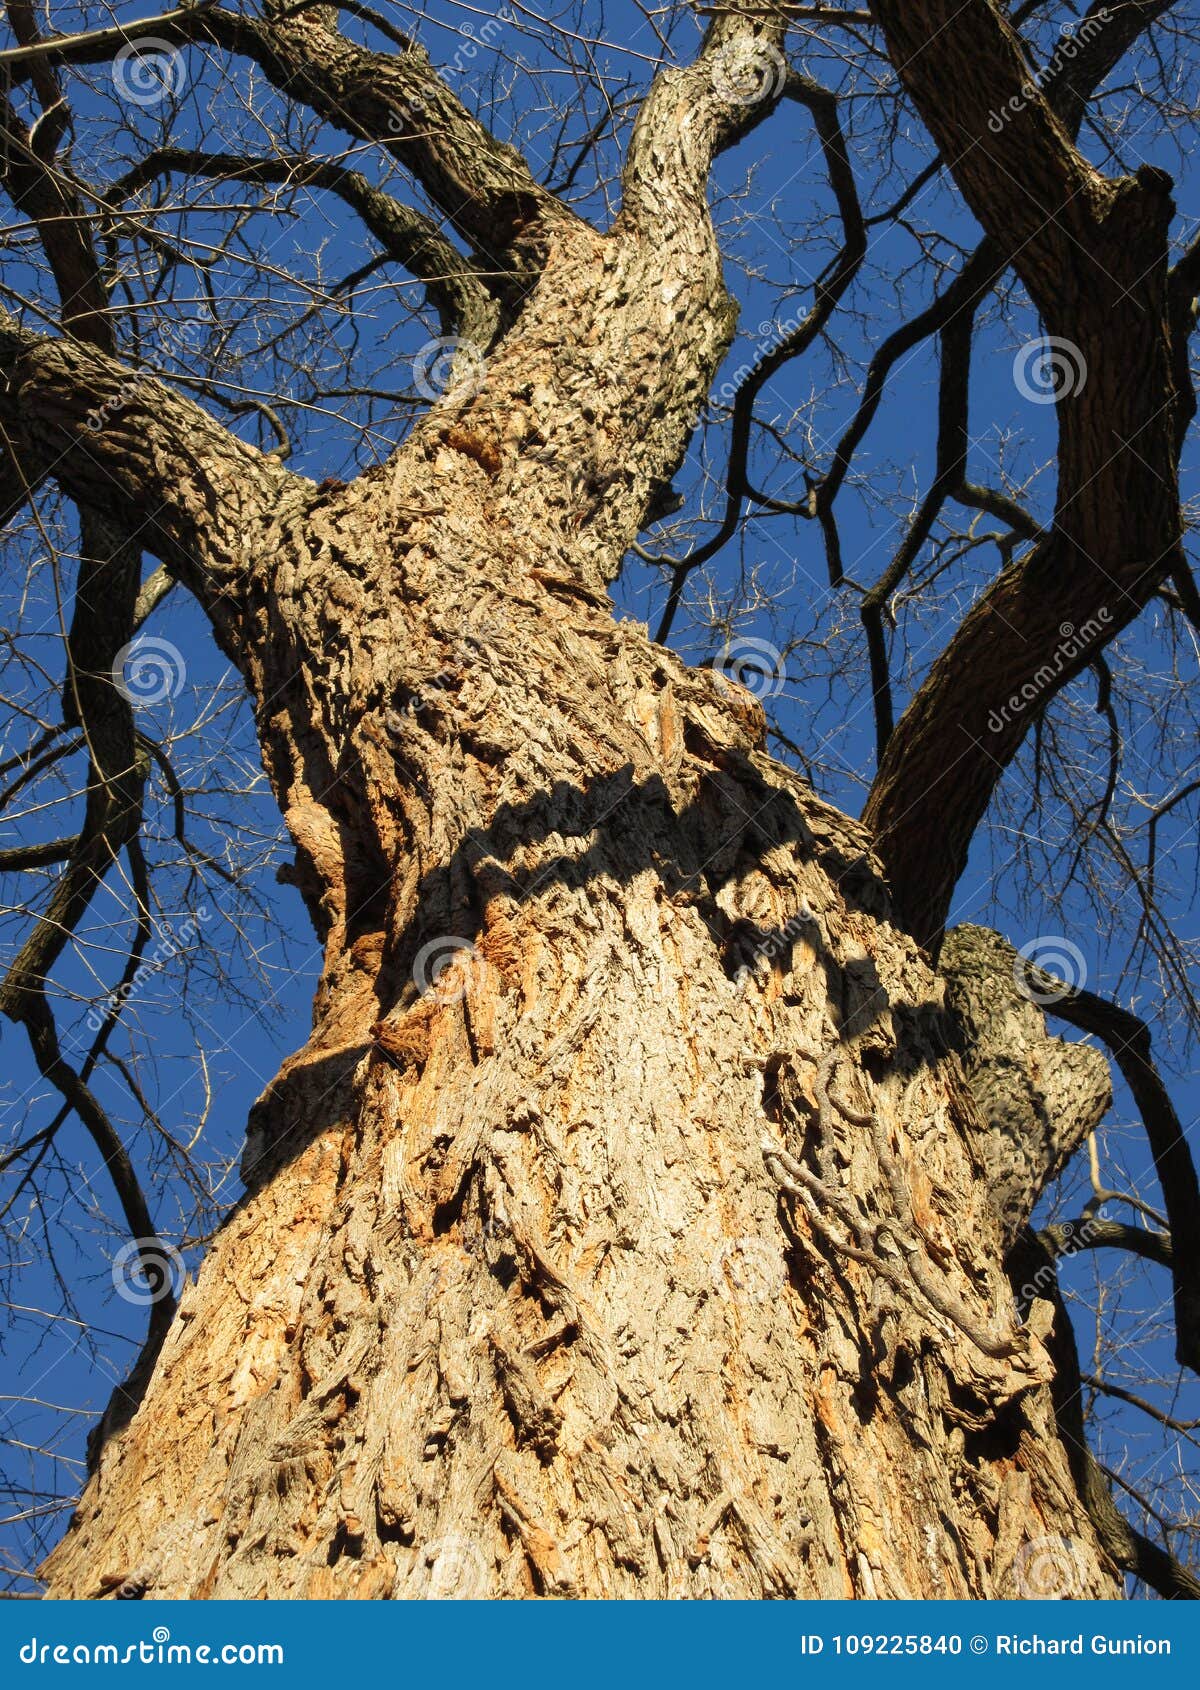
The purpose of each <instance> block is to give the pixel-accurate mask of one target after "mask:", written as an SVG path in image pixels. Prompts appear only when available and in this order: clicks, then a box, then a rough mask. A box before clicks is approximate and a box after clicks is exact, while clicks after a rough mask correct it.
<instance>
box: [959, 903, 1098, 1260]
mask: <svg viewBox="0 0 1200 1690" xmlns="http://www.w3.org/2000/svg"><path fill="white" fill-rule="evenodd" d="M939 968H940V972H941V974H942V975H943V977H944V979H945V982H946V1002H947V1005H948V1006H949V1008H950V1009H951V1011H952V1012H953V1015H954V1017H955V1020H956V1022H957V1026H958V1050H959V1054H960V1056H961V1059H962V1063H963V1067H964V1069H965V1071H966V1078H967V1084H968V1086H969V1088H970V1091H971V1095H972V1096H973V1098H974V1100H975V1104H976V1107H977V1108H978V1111H979V1115H980V1119H981V1122H982V1127H983V1130H982V1133H981V1134H980V1136H979V1138H978V1140H977V1141H976V1148H977V1150H978V1152H979V1154H980V1157H981V1159H982V1161H983V1164H984V1167H985V1169H986V1171H987V1176H988V1184H989V1188H990V1193H991V1205H992V1209H993V1212H994V1213H995V1215H996V1218H997V1220H998V1221H999V1223H1000V1228H1001V1232H1002V1235H1003V1241H1004V1245H1005V1248H1006V1249H1007V1248H1008V1246H1009V1245H1011V1244H1012V1243H1013V1241H1014V1239H1015V1238H1016V1237H1017V1235H1018V1233H1019V1232H1020V1231H1021V1229H1022V1228H1023V1227H1024V1226H1025V1224H1026V1223H1027V1222H1028V1220H1029V1217H1030V1215H1031V1214H1032V1212H1033V1209H1034V1205H1035V1204H1036V1203H1037V1200H1038V1198H1039V1197H1040V1196H1041V1194H1042V1192H1043V1191H1044V1190H1045V1189H1046V1187H1047V1185H1049V1183H1050V1181H1051V1180H1052V1179H1054V1177H1055V1176H1056V1175H1057V1174H1058V1173H1060V1172H1061V1170H1062V1169H1063V1168H1064V1167H1065V1166H1066V1164H1067V1162H1068V1161H1069V1160H1070V1158H1071V1157H1072V1156H1073V1155H1074V1153H1075V1151H1076V1150H1078V1149H1079V1147H1080V1145H1081V1144H1082V1143H1083V1142H1084V1140H1085V1139H1086V1138H1087V1136H1088V1134H1089V1133H1090V1132H1092V1131H1094V1129H1095V1128H1096V1127H1097V1126H1099V1124H1100V1122H1101V1120H1102V1119H1103V1118H1104V1114H1105V1112H1106V1110H1107V1109H1108V1107H1109V1105H1110V1103H1111V1102H1112V1078H1111V1075H1110V1073H1109V1067H1108V1060H1107V1058H1106V1057H1105V1056H1104V1054H1103V1053H1102V1052H1101V1051H1099V1050H1097V1049H1096V1048H1095V1047H1094V1046H1092V1045H1088V1044H1068V1043H1067V1041H1066V1040H1065V1039H1056V1038H1052V1037H1051V1036H1050V1035H1049V1034H1048V1033H1047V1032H1046V1023H1045V1017H1044V1016H1043V1014H1042V1011H1041V1009H1040V1008H1039V1007H1038V1005H1037V1004H1036V1003H1035V1002H1033V1000H1032V998H1031V997H1030V996H1029V994H1028V988H1026V989H1024V990H1023V989H1022V986H1021V985H1020V984H1019V981H1020V980H1021V978H1022V971H1021V965H1020V959H1019V957H1018V954H1017V952H1016V950H1015V948H1014V947H1013V946H1012V945H1010V944H1009V943H1008V941H1007V940H1006V939H1003V938H1002V937H1001V936H1000V934H999V933H993V932H992V931H991V930H990V929H989V928H986V927H973V926H969V925H964V926H962V927H956V928H954V929H953V930H952V931H951V932H949V933H948V934H947V935H946V939H945V943H944V945H943V947H942V953H941V958H940V962H939Z"/></svg>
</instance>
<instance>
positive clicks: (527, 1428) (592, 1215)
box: [48, 219, 1116, 1597]
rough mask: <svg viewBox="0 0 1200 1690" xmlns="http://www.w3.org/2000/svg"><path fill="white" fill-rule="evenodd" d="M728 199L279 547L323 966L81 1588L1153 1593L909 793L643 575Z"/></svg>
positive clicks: (81, 1550)
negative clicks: (440, 969) (894, 787)
mask: <svg viewBox="0 0 1200 1690" xmlns="http://www.w3.org/2000/svg"><path fill="white" fill-rule="evenodd" d="M680 227H681V230H682V229H683V228H685V227H688V228H691V229H692V230H693V235H692V237H691V242H690V244H689V243H688V242H686V241H685V240H684V239H683V236H682V233H681V235H680V239H679V241H677V242H674V243H672V242H670V241H666V242H662V243H660V244H658V245H656V246H654V247H651V246H649V245H648V244H647V243H645V242H643V241H641V240H640V239H638V238H630V237H629V235H628V233H627V232H626V231H619V232H617V233H615V234H614V235H613V236H611V237H609V238H608V239H601V238H600V237H597V236H594V235H592V234H591V233H590V232H588V231H583V230H574V231H572V232H571V233H570V235H569V236H562V237H561V238H560V245H559V246H558V247H557V248H556V249H552V251H551V254H550V258H549V261H548V264H547V269H546V273H545V275H544V277H543V280H542V282H541V284H540V285H539V288H538V291H537V293H536V294H535V296H534V298H533V300H532V301H531V302H530V305H529V307H528V309H527V312H526V313H525V315H524V316H523V318H522V321H521V324H520V326H519V332H514V333H513V334H512V335H510V336H509V337H508V339H507V340H506V341H505V342H504V343H503V344H502V346H501V348H500V349H499V351H498V352H497V353H496V355H495V356H494V357H493V358H492V360H491V361H490V362H489V366H488V370H487V379H486V383H485V385H484V386H483V388H482V390H481V391H480V392H478V393H476V394H472V395H469V396H466V397H464V396H462V395H460V396H458V397H457V398H455V399H454V400H452V401H451V402H449V403H445V404H443V405H441V406H438V407H435V408H434V410H433V411H432V412H431V413H430V416H429V417H428V419H427V420H426V421H425V422H424V423H423V424H422V425H421V427H420V428H419V430H418V431H417V433H416V435H415V436H414V437H413V438H412V439H411V440H410V442H409V443H408V444H407V445H406V446H405V448H404V449H403V450H402V452H401V453H400V454H399V455H398V456H397V458H396V459H395V460H394V461H393V462H392V463H391V464H390V465H389V466H387V467H386V468H385V469H384V470H382V471H379V472H368V474H367V475H365V476H364V477H362V478H361V479H360V481H359V482H357V483H355V484H354V485H353V486H352V487H350V488H346V489H334V490H328V491H326V492H325V493H323V494H317V493H316V492H315V491H310V492H309V493H307V494H306V495H305V497H304V499H303V500H302V501H299V502H298V501H297V499H296V498H295V497H293V495H292V494H291V493H289V495H288V497H286V498H284V499H283V500H282V501H281V502H280V505H279V510H278V513H277V514H276V516H275V518H274V519H273V521H272V522H269V523H268V525H267V527H266V529H265V532H264V535H263V538H262V541H261V550H260V551H259V552H258V554H257V555H256V557H254V558H253V559H252V560H250V566H249V567H248V568H247V569H246V571H245V585H244V587H243V589H242V591H241V593H240V595H239V597H238V601H237V625H236V629H235V630H233V632H234V633H236V646H237V649H238V650H239V651H240V652H241V654H242V661H243V664H244V667H245V670H246V673H247V677H248V679H249V680H250V683H251V685H252V687H253V690H254V693H255V696H256V698H257V699H258V700H259V701H260V704H259V719H260V730H261V734H262V740H263V746H264V753H265V757H266V761H267V766H268V770H269V773H270V775H271V778H272V780H273V783H274V786H275V790H276V792H277V794H278V795H279V798H280V801H281V804H282V806H283V808H284V811H285V814H286V816H287V819H288V822H289V825H290V827H291V830H292V833H293V836H294V837H295V840H296V844H297V863H296V870H295V873H296V878H297V880H298V882H299V884H300V886H301V888H302V890H303V891H304V893H305V895H306V898H307V900H308V903H309V907H310V909H311V910H312V913H313V917H314V921H315V923H316V925H317V927H318V931H319V932H320V933H321V935H322V937H323V938H324V940H325V943H326V966H325V972H324V976H323V979H322V982H321V986H320V989H319V992H318V995H317V1000H316V1005H315V1016H314V1029H313V1034H312V1037H311V1038H310V1040H309V1042H308V1044H307V1045H306V1047H305V1049H304V1050H303V1051H301V1052H300V1053H299V1054H298V1055H297V1056H296V1057H294V1058H293V1059H291V1060H290V1061H289V1062H288V1063H287V1064H286V1065H285V1067H284V1069H283V1071H282V1072H281V1074H280V1075H279V1077H278V1078H277V1080H276V1082H275V1083H274V1085H273V1086H272V1087H271V1088H270V1090H269V1091H268V1093H267V1094H266V1095H265V1096H264V1097H263V1098H262V1099H261V1100H260V1103H259V1105H258V1106H257V1108H256V1110H255V1114H254V1118H253V1120H252V1122H251V1131H250V1134H249V1137H248V1146H247V1158H246V1174H247V1179H248V1183H249V1184H250V1186H251V1192H250V1195H249V1196H248V1198H247V1199H246V1201H245V1202H244V1203H243V1204H242V1206H241V1207H240V1208H239V1210H238V1212H237V1213H236V1214H235V1215H234V1217H233V1218H232V1219H231V1221H230V1222H229V1224H228V1225H227V1227H226V1228H225V1229H224V1231H223V1233H222V1235H221V1236H220V1238H219V1239H218V1240H217V1242H216V1243H215V1245H214V1246H213V1248H212V1250H211V1252H210V1254H209V1256H208V1257H207V1259H206V1261H205V1263H204V1265H203V1268H202V1270H201V1273H200V1276H199V1280H198V1282H197V1283H196V1284H195V1285H194V1286H190V1287H188V1289H187V1290H186V1291H185V1293H184V1295H183V1297H182V1300H181V1307H180V1311H179V1315H178V1317H177V1320H176V1322H175V1325H174V1327H173V1329H172V1332H171V1334H170V1336H169V1338H168V1340H167V1343H166V1345H165V1347H164V1349H163V1352H162V1355H161V1357H160V1359H159V1363H158V1367H157V1369H156V1371H155V1374H154V1377H153V1379H152V1381H151V1382H150V1385H149V1388H148V1390H147V1392H146V1395H145V1398H144V1401H143V1402H142V1404H141V1407H140V1409H139V1411H138V1413H137V1414H136V1416H135V1417H134V1419H133V1421H132V1423H131V1424H130V1425H129V1427H128V1428H127V1429H126V1430H125V1431H124V1432H122V1433H120V1434H118V1435H115V1436H114V1437H112V1438H111V1439H110V1440H109V1442H108V1444H107V1446H106V1448H105V1450H104V1452H103V1454H102V1456H101V1459H100V1465H99V1469H98V1471H97V1473H96V1475H95V1476H94V1478H93V1480H92V1483H91V1485H90V1486H89V1489H88V1492H87V1494H86V1496H85V1499H84V1502H83V1505H82V1507H81V1509H80V1512H79V1515H78V1518H77V1521H76V1523H75V1525H74V1527H73V1529H72V1530H71V1532H70V1533H69V1535H68V1536H67V1538H66V1539H65V1541H64V1542H63V1544H62V1545H61V1546H60V1548H59V1549H58V1550H57V1551H56V1553H55V1555H54V1556H53V1557H52V1560H51V1562H50V1565H49V1567H48V1573H49V1577H50V1589H51V1592H52V1594H55V1595H63V1596H66V1595H80V1596H95V1595H99V1594H103V1593H104V1592H105V1591H111V1590H114V1589H118V1588H124V1589H126V1591H127V1593H128V1592H140V1591H146V1592H149V1593H152V1594H155V1595H185V1594H187V1595H202V1596H234V1595H237V1596H255V1597H257V1596H285V1595H308V1596H321V1595H334V1596H361V1597H383V1596H387V1595H391V1594H396V1595H401V1596H405V1595H424V1594H430V1593H431V1591H432V1592H433V1593H438V1592H439V1591H441V1592H443V1593H446V1587H447V1586H450V1587H452V1588H451V1589H450V1590H449V1592H448V1593H458V1594H484V1593H487V1594H492V1595H497V1594H505V1595H532V1594H550V1595H565V1594H577V1595H586V1596H633V1595H642V1596H644V1595H671V1596H761V1595H774V1596H788V1595H796V1596H848V1595H861V1596H898V1595H904V1594H912V1595H938V1596H955V1595H979V1596H983V1595H991V1594H995V1593H1000V1592H1003V1591H1007V1590H1011V1588H1012V1581H1013V1578H1014V1576H1015V1575H1014V1573H1013V1567H1014V1563H1015V1562H1016V1561H1017V1557H1018V1556H1019V1553H1020V1551H1021V1549H1022V1547H1023V1546H1024V1545H1025V1543H1026V1541H1027V1540H1028V1539H1030V1538H1031V1537H1040V1536H1042V1535H1046V1534H1050V1535H1055V1534H1057V1535H1064V1536H1070V1537H1072V1538H1074V1539H1076V1540H1077V1541H1078V1543H1079V1545H1080V1546H1081V1547H1080V1556H1081V1564H1082V1565H1083V1566H1084V1567H1085V1569H1086V1574H1085V1584H1086V1590H1087V1593H1088V1594H1096V1595H1111V1594H1115V1588H1116V1587H1115V1585H1114V1583H1113V1580H1112V1577H1111V1575H1110V1573H1109V1571H1108V1570H1106V1566H1105V1564H1104V1562H1103V1561H1102V1559H1101V1558H1100V1557H1099V1555H1098V1553H1097V1550H1096V1546H1095V1541H1094V1538H1093V1536H1092V1533H1091V1528H1090V1526H1089V1524H1088V1522H1087V1520H1086V1517H1085V1515H1084V1514H1083V1511H1082V1509H1081V1506H1080V1504H1079V1501H1078V1498H1077V1496H1076V1494H1075V1490H1074V1487H1073V1484H1072V1480H1071V1476H1070V1469H1069V1465H1068V1463H1067V1459H1066V1455H1065V1452H1064V1450H1063V1448H1062V1446H1061V1445H1060V1443H1059V1442H1058V1440H1057V1437H1056V1434H1055V1431H1054V1426H1053V1419H1052V1411H1051V1406H1050V1402H1049V1397H1048V1393H1047V1391H1046V1389H1045V1385H1046V1381H1047V1379H1048V1377H1049V1370H1048V1363H1047V1358H1046V1355H1045V1352H1044V1350H1043V1348H1042V1345H1041V1343H1040V1340H1039V1338H1038V1336H1037V1333H1036V1330H1035V1329H1034V1327H1033V1325H1032V1324H1031V1325H1029V1326H1025V1327H1021V1326H1019V1325H1018V1323H1017V1321H1016V1317H1015V1313H1014V1308H1013V1303H1012V1297H1011V1293H1010V1290H1009V1287H1008V1283H1007V1281H1006V1279H1005V1277H1004V1273H1003V1267H1002V1257H1003V1244H1002V1239H1001V1235H1000V1230H999V1228H998V1226H997V1224H996V1223H995V1221H994V1219H993V1218H992V1215H991V1212H990V1209H989V1194H988V1184H987V1180H986V1177H985V1174H984V1170H983V1168H982V1166H981V1165H980V1163H979V1161H978V1160H977V1158H976V1156H975V1154H974V1153H973V1151H972V1149H971V1135H972V1134H977V1133H978V1132H979V1130H980V1128H979V1123H978V1120H977V1118H976V1116H975V1114H974V1111H973V1105H972V1103H971V1099H970V1095H969V1092H968V1090H967V1088H966V1085H965V1082H964V1079H963V1075H962V1072H961V1069H960V1066H959V1064H958V1061H957V1058H956V1057H955V1055H954V1053H953V1051H952V1050H951V1049H950V1047H949V1025H948V1022H947V1021H946V1017H945V1012H944V1010H943V1007H942V1004H941V990H942V989H941V984H940V982H939V981H938V980H937V978H936V977H935V976H934V975H933V974H932V973H931V971H930V968H929V965H928V963H927V961H925V960H924V959H923V957H922V955H921V953H920V952H919V950H918V949H917V947H916V946H915V945H914V943H913V942H912V941H911V939H909V938H908V937H906V936H905V935H904V934H903V933H902V932H900V931H898V930H897V929H895V928H893V927H892V926H891V925H890V924H889V922H888V919H887V896H886V892H885V889H884V886H883V884H882V881H881V879H880V875H879V872H878V869H877V868H876V866H875V865H874V863H873V862H872V860H871V858H870V855H869V849H868V840H867V837H866V835H865V834H864V833H863V832H862V831H861V830H860V829H859V828H858V827H857V826H856V825H855V824H853V823H851V822H848V821H847V820H845V819H844V818H842V817H840V816H838V815H837V814H836V813H835V812H833V811H831V810H829V809H828V808H827V807H825V806H823V805H822V804H821V803H819V802H818V801H817V800H816V799H815V798H814V796H813V795H812V794H811V792H810V791H809V790H808V789H807V788H806V787H805V786H804V785H803V784H802V783H801V782H799V781H798V780H797V778H796V777H794V776H793V775H791V774H790V773H789V772H787V771H786V770H784V769H783V768H781V767H779V766H777V765H774V764H773V763H771V761H770V760H769V759H768V758H767V757H766V756H765V755H764V753H763V750H762V744H763V718H762V715H761V710H760V707H759V705H758V703H757V702H756V701H755V700H754V699H753V698H751V696H750V695H749V694H747V693H745V692H743V691H742V690H741V689H740V688H738V687H737V686H735V685H734V684H732V683H730V682H726V681H723V680H722V679H721V678H720V677H717V676H715V675H714V674H712V673H711V672H709V671H695V672H693V671H689V670H687V669H686V668H685V667H684V666H683V665H682V664H681V663H680V662H679V661H678V660H677V659H675V658H674V657H672V656H671V655H670V654H668V653H667V652H665V651H663V650H662V649H661V648H659V647H656V646H654V645H653V644H652V643H651V642H650V641H649V639H648V638H647V636H646V634H645V631H644V630H643V629H641V628H640V627H637V626H634V625H631V624H619V625H614V623H613V621H612V616H611V611H610V609H609V606H608V604H607V600H606V599H605V598H604V596H603V592H602V588H603V583H604V581H605V580H606V579H607V578H608V577H609V576H610V575H611V573H612V571H613V569H614V567H615V563H616V562H617V561H618V560H619V556H620V551H621V548H622V545H623V543H624V542H623V538H622V536H623V535H624V536H627V535H628V532H629V530H630V527H631V525H633V529H634V531H636V523H637V521H638V520H639V519H640V510H641V503H642V501H644V499H645V497H646V496H647V490H648V489H649V488H650V487H651V486H652V484H654V483H655V482H656V481H657V480H658V479H660V478H661V477H662V476H664V475H666V474H669V473H670V471H671V469H672V468H673V467H674V463H675V461H676V459H677V456H678V453H679V452H680V451H681V450H682V445H683V441H684V439H685V438H686V426H687V407H688V405H689V404H690V401H691V396H692V394H693V393H694V392H698V391H701V390H702V384H703V383H704V382H705V381H706V380H707V379H708V378H709V375H710V373H711V367H712V364H713V362H714V361H715V360H716V359H718V358H719V357H720V354H721V349H722V344H723V342H722V336H723V334H724V332H725V327H724V325H725V324H726V322H727V308H726V306H725V302H724V295H723V292H722V290H721V288H720V280H719V272H718V271H717V269H716V266H715V256H714V255H713V253H712V249H711V248H709V247H708V246H707V244H706V242H705V241H704V240H703V239H699V242H698V238H697V237H696V235H695V234H694V230H695V227H696V226H695V223H694V221H692V222H691V223H686V222H685V220H683V219H681V221H680ZM669 342H670V343H672V344H674V345H676V346H678V347H680V348H681V349H682V350H681V355H680V357H679V359H678V360H671V361H670V362H665V361H664V359H663V357H662V354H661V349H662V347H663V346H664V345H665V344H668V343H669ZM655 416H659V417H661V418H662V420H661V421H659V422H655V423H651V424H650V425H649V426H647V422H646V419H647V418H648V417H649V418H654V417H655ZM585 453H586V456H585ZM809 912H811V915H810V913H809ZM429 946H433V947H435V954H437V955H440V957H441V958H443V959H444V958H445V956H446V953H447V951H448V950H451V949H452V950H454V951H455V952H456V953H457V956H458V961H457V964H456V967H455V969H453V970H452V971H451V973H450V974H449V975H443V976H442V977H441V978H440V979H437V980H434V979H431V965H430V963H429V961H428V952H427V949H426V948H427V947H429ZM438 947H440V950H438ZM756 959H758V961H759V964H760V966H759V967H757V968H755V967H754V966H753V965H754V964H755V961H756ZM764 959H765V960H764ZM747 968H749V969H750V973H749V975H748V976H747V975H745V973H744V972H743V971H744V970H746V969H747ZM414 974H415V975H416V981H415V982H414ZM422 985H424V989H422ZM164 1522H169V1524H167V1525H164Z"/></svg>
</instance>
